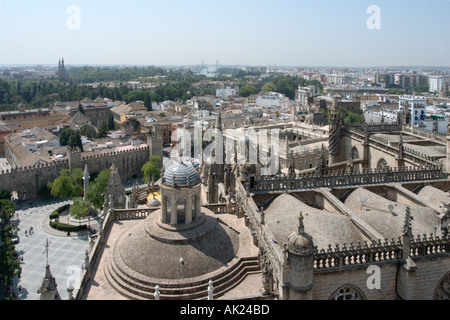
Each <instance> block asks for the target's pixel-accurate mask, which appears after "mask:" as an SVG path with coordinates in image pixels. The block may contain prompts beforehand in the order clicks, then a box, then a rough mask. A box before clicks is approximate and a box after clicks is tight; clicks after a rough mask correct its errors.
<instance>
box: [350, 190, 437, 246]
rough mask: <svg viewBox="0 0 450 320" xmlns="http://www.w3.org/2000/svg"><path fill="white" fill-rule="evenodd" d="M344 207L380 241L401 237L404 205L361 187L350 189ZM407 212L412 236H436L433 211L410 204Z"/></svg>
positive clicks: (404, 213) (435, 218)
mask: <svg viewBox="0 0 450 320" xmlns="http://www.w3.org/2000/svg"><path fill="white" fill-rule="evenodd" d="M361 199H364V205H361V204H362V202H361ZM344 204H345V205H346V206H347V207H349V208H350V209H351V210H352V211H353V212H355V213H356V214H357V216H358V217H359V219H361V220H362V221H364V222H365V223H367V224H368V225H370V226H371V227H372V228H373V229H374V230H376V231H377V232H378V233H379V234H380V235H381V236H382V237H383V238H388V239H391V238H398V237H401V236H402V234H403V227H404V222H405V216H406V205H405V204H402V203H400V202H395V201H390V200H388V199H386V198H384V197H382V196H379V195H377V194H375V193H373V192H371V191H369V190H366V189H363V188H358V189H356V190H354V191H353V192H352V193H351V194H350V195H349V196H348V197H347V199H346V200H345V202H344ZM390 206H391V207H390ZM391 209H392V210H391ZM410 209H411V216H412V218H413V220H412V221H411V227H412V233H413V234H414V236H417V235H422V234H425V233H426V234H430V233H433V234H436V228H440V225H439V217H438V215H437V214H436V213H435V212H434V211H433V209H431V208H426V207H422V206H417V205H411V206H410Z"/></svg>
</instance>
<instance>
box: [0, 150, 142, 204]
mask: <svg viewBox="0 0 450 320" xmlns="http://www.w3.org/2000/svg"><path fill="white" fill-rule="evenodd" d="M149 156H150V154H149V148H148V147H143V148H139V149H133V150H129V151H120V152H110V153H105V154H101V155H93V154H92V153H91V152H83V153H81V154H74V157H73V158H72V159H70V160H65V161H61V162H54V163H51V164H48V165H38V166H36V167H31V168H28V167H25V168H17V169H12V170H7V171H2V172H1V173H0V181H1V187H0V188H1V190H7V191H9V192H12V191H17V192H18V193H19V194H20V195H21V194H23V192H25V194H26V199H34V198H37V197H38V196H39V191H40V190H41V189H42V188H44V187H45V186H47V184H48V182H51V181H53V180H54V179H56V178H57V177H58V176H59V172H60V171H61V170H63V169H69V167H71V168H72V169H75V168H79V169H82V170H84V167H85V164H87V165H88V171H89V172H90V173H91V174H92V173H97V172H100V171H102V170H104V169H109V168H110V167H111V165H112V164H113V163H115V164H116V166H117V167H118V169H119V174H120V176H121V178H122V180H129V179H133V178H134V177H137V176H139V175H141V168H142V166H143V165H144V164H145V163H146V162H147V161H148V159H149ZM69 164H70V165H69Z"/></svg>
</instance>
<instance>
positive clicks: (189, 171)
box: [162, 162, 200, 187]
mask: <svg viewBox="0 0 450 320" xmlns="http://www.w3.org/2000/svg"><path fill="white" fill-rule="evenodd" d="M174 179H175V180H174ZM174 181H175V186H177V187H190V186H195V185H197V184H199V183H200V176H199V175H198V172H197V170H196V169H195V168H194V167H193V166H192V163H190V162H182V163H180V162H175V163H174V164H172V165H171V166H170V167H169V168H168V169H167V170H166V171H165V172H164V177H163V181H162V182H163V183H164V184H166V185H170V186H171V185H173V183H174Z"/></svg>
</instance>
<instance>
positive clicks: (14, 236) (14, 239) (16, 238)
mask: <svg viewBox="0 0 450 320" xmlns="http://www.w3.org/2000/svg"><path fill="white" fill-rule="evenodd" d="M11 240H12V242H13V243H14V244H18V243H19V241H20V238H19V235H18V234H17V231H14V232H13V236H12V239H11Z"/></svg>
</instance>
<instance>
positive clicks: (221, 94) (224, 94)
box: [216, 88, 237, 99]
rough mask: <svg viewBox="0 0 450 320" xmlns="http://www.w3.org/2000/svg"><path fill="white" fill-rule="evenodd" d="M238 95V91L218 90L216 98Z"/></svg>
mask: <svg viewBox="0 0 450 320" xmlns="http://www.w3.org/2000/svg"><path fill="white" fill-rule="evenodd" d="M236 95H237V90H236V89H232V88H225V89H217V90H216V97H220V98H224V99H226V98H228V97H235V96H236Z"/></svg>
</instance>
